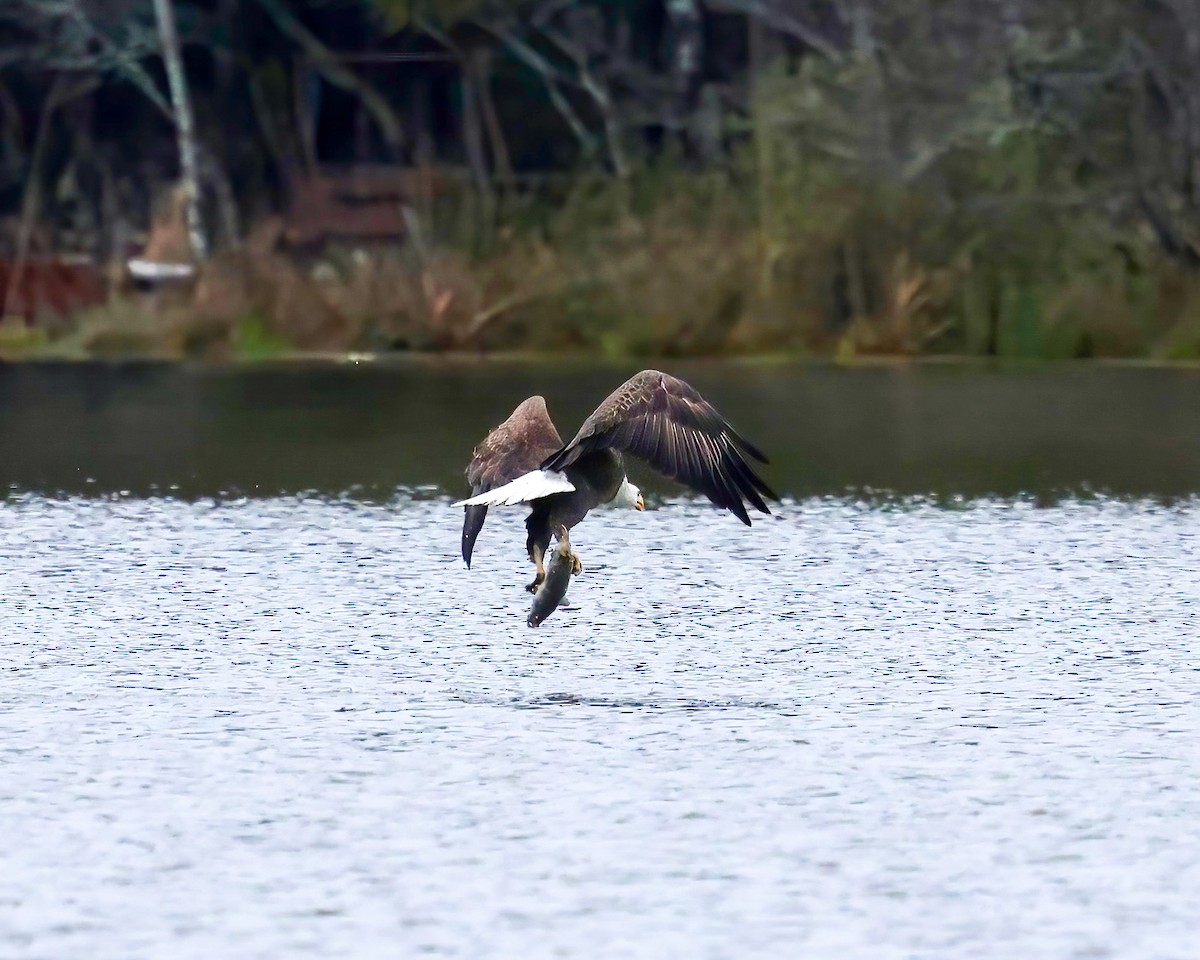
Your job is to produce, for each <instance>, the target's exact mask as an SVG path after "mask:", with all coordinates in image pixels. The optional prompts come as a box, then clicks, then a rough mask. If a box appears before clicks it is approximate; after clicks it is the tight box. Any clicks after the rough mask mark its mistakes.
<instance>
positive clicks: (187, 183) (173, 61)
mask: <svg viewBox="0 0 1200 960" xmlns="http://www.w3.org/2000/svg"><path fill="white" fill-rule="evenodd" d="M154 13H155V16H156V17H157V18H158V33H159V37H160V38H161V40H162V58H163V66H165V67H166V71H167V84H168V86H169V87H170V89H171V110H172V113H174V115H175V135H176V137H177V139H178V141H179V179H180V181H181V182H182V184H183V194H184V197H185V199H186V203H187V208H186V211H185V212H186V216H187V228H188V239H189V241H190V242H191V245H192V253H193V255H194V256H195V257H196V258H197V259H199V260H203V259H204V258H205V257H206V256H207V255H208V245H207V244H206V243H205V238H204V224H203V223H202V222H201V220H200V174H199V163H198V162H197V156H196V126H195V121H194V120H193V118H192V101H191V98H190V97H189V96H188V87H187V76H186V75H185V74H184V72H183V51H182V49H181V48H180V43H179V30H178V29H177V28H176V26H175V10H174V8H173V7H172V6H171V0H154Z"/></svg>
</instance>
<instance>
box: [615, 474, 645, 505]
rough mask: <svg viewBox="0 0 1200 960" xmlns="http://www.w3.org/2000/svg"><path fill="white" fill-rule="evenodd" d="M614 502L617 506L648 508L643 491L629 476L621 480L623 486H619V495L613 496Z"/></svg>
mask: <svg viewBox="0 0 1200 960" xmlns="http://www.w3.org/2000/svg"><path fill="white" fill-rule="evenodd" d="M612 502H613V506H615V507H632V508H633V509H634V510H645V509H646V501H645V500H643V499H642V491H641V490H639V489H638V488H637V487H636V486H634V485H633V484H632V483H630V482H629V478H628V477H626V478H625V479H624V480H622V481H621V486H620V487H619V488H617V495H616V496H615V497H613V500H612Z"/></svg>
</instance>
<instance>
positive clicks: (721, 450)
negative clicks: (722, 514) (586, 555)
mask: <svg viewBox="0 0 1200 960" xmlns="http://www.w3.org/2000/svg"><path fill="white" fill-rule="evenodd" d="M605 448H611V449H614V450H621V451H623V452H626V453H630V454H632V455H633V456H635V457H639V458H641V459H643V460H645V461H647V462H648V463H649V464H650V465H651V466H653V467H654V468H655V469H657V470H660V471H661V472H662V473H665V474H666V475H667V476H668V477H671V478H672V479H674V480H678V481H680V482H681V483H685V484H687V485H688V486H689V487H692V488H693V489H695V490H698V491H700V492H701V493H703V494H704V495H705V496H707V497H708V498H709V499H710V500H711V501H712V502H713V503H715V504H716V505H717V506H719V507H724V508H725V509H727V510H729V511H731V512H732V513H733V514H734V515H735V516H736V517H737V518H738V519H739V520H741V521H742V522H743V523H745V524H747V525H749V523H750V517H749V515H748V514H747V512H746V507H745V504H744V503H743V501H745V502H747V503H749V504H750V506H752V507H753V508H754V509H755V510H758V511H759V512H760V513H769V512H770V511H769V510H768V509H767V505H766V503H765V501H764V498H770V499H773V500H777V499H779V498H778V497H777V496H776V495H775V493H774V492H773V491H772V490H771V488H770V487H768V486H767V484H766V483H765V482H764V481H763V480H762V478H761V477H759V476H758V475H757V474H756V473H755V472H754V468H753V467H752V466H751V464H750V461H751V460H757V461H758V462H760V463H766V462H767V458H766V456H765V455H764V454H763V453H762V451H761V450H759V449H758V448H757V447H756V446H754V444H752V443H750V441H748V440H746V438H745V437H743V436H741V434H739V433H738V432H737V431H736V430H734V429H733V427H732V426H730V424H729V422H728V421H727V420H726V419H725V418H724V417H722V416H721V415H720V414H719V413H718V412H717V411H716V409H715V408H714V407H713V406H712V405H711V404H710V403H708V401H706V400H705V399H704V398H703V397H702V396H700V394H699V393H697V392H696V390H695V389H693V388H692V387H691V386H690V385H688V384H687V383H684V381H682V380H680V379H678V378H676V377H672V376H671V375H670V374H666V373H660V372H659V371H657V370H643V371H642V372H641V373H639V374H637V375H636V376H634V377H631V378H630V379H629V380H628V381H626V382H625V383H623V384H622V385H621V386H620V387H618V388H617V389H616V390H614V391H613V392H612V394H610V395H609V397H608V398H607V399H606V400H605V401H604V402H603V403H602V404H600V406H599V407H597V408H596V412H595V413H593V414H592V415H591V416H590V417H588V419H587V421H586V422H585V423H584V424H583V426H582V427H580V428H579V433H577V434H576V435H575V438H574V439H573V440H572V441H571V442H570V443H569V444H567V445H566V446H565V447H563V448H562V449H560V450H558V451H556V452H555V453H554V454H553V455H552V456H549V457H548V458H547V459H546V460H545V461H544V462H543V463H542V466H543V467H545V468H546V469H550V470H562V469H563V468H565V467H567V466H570V464H572V463H574V462H575V461H576V460H577V459H579V457H580V456H582V455H583V454H585V453H588V452H590V451H593V450H600V449H605Z"/></svg>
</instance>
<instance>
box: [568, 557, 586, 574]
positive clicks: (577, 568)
mask: <svg viewBox="0 0 1200 960" xmlns="http://www.w3.org/2000/svg"><path fill="white" fill-rule="evenodd" d="M571 572H572V573H583V564H582V563H580V562H579V558H578V557H576V558H575V563H574V564H572V566H571Z"/></svg>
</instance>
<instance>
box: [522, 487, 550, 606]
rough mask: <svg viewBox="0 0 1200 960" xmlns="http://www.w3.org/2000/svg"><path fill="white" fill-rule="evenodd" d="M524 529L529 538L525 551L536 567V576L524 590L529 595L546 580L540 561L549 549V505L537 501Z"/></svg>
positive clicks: (526, 539) (542, 501)
mask: <svg viewBox="0 0 1200 960" xmlns="http://www.w3.org/2000/svg"><path fill="white" fill-rule="evenodd" d="M525 529H526V530H527V531H528V532H529V536H527V537H526V538H525V550H526V552H528V554H529V559H530V560H531V561H532V562H533V565H534V566H535V567H537V576H536V577H534V578H533V583H531V584H529V586H527V587H526V588H525V589H526V590H528V591H529V592H530V593H537V588H538V587H540V586H541V585H542V581H543V580H545V579H546V567H545V566H544V564H543V562H542V561H543V558H544V557H545V556H546V551H547V550H549V549H550V505H549V504H547V503H546V502H545V501H544V500H539V501H537V502H536V503H535V504H534V505H533V509H532V510H531V511H530V513H529V516H528V517H527V518H526V520H525Z"/></svg>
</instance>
